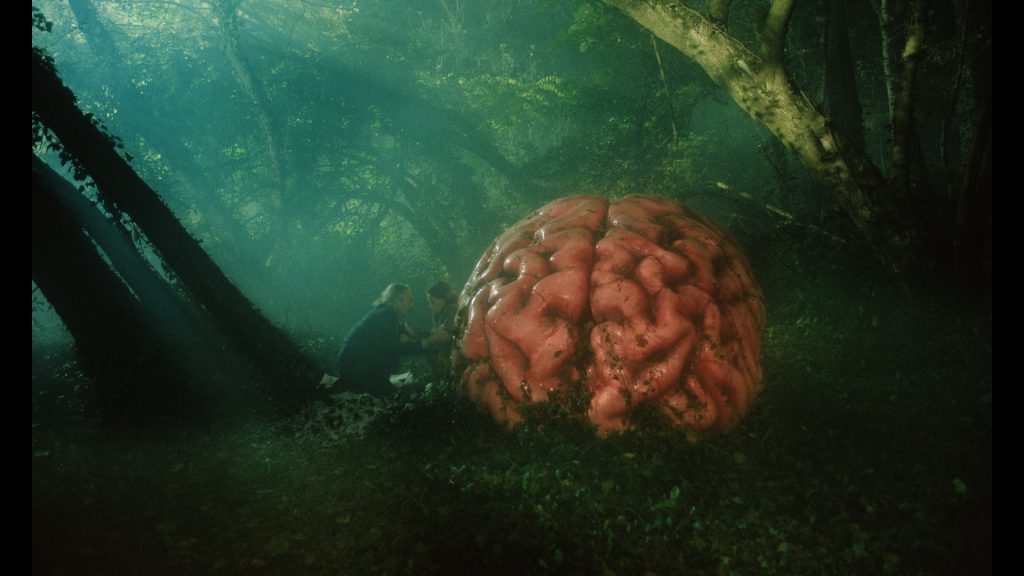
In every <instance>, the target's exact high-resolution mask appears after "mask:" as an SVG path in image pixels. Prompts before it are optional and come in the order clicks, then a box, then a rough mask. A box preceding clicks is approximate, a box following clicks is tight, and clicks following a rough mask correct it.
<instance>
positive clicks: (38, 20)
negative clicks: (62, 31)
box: [32, 6, 53, 32]
mask: <svg viewBox="0 0 1024 576" xmlns="http://www.w3.org/2000/svg"><path fill="white" fill-rule="evenodd" d="M32 27H33V28H35V29H36V30H39V31H41V32H52V31H53V22H50V21H49V20H48V19H47V18H46V15H45V14H43V11H42V10H40V9H39V8H36V7H35V6H33V7H32Z"/></svg>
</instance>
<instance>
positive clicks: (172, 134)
mask: <svg viewBox="0 0 1024 576" xmlns="http://www.w3.org/2000/svg"><path fill="white" fill-rule="evenodd" d="M68 5H69V6H70V8H71V11H72V12H73V13H74V15H75V20H76V21H77V22H78V29H79V30H80V31H81V32H82V35H83V36H85V39H86V42H87V43H88V45H89V47H90V48H91V49H92V51H93V53H94V54H95V55H96V57H97V58H98V59H99V60H100V61H101V62H103V65H104V67H105V68H106V69H107V70H109V71H110V72H111V73H110V74H109V78H108V80H109V84H108V86H109V89H110V91H111V95H112V99H113V101H114V102H116V103H117V107H118V109H119V110H120V111H121V114H122V116H123V117H125V118H143V119H144V120H141V121H135V122H131V121H128V122H126V123H128V124H132V125H133V127H136V130H137V134H138V135H139V136H141V137H142V138H144V139H145V140H146V142H147V143H149V144H150V145H152V146H153V148H155V149H157V150H158V151H159V152H160V154H161V155H162V156H163V157H164V158H165V159H166V160H167V165H168V166H169V167H170V168H171V170H173V171H174V173H175V174H176V176H177V177H178V179H179V180H180V181H181V184H182V185H183V186H184V187H185V189H186V190H187V191H188V192H189V193H190V194H192V195H193V196H196V195H197V194H208V193H209V191H210V190H213V189H214V186H213V185H212V184H211V183H210V181H209V179H207V177H206V173H207V170H206V169H204V168H203V167H202V166H200V165H199V163H198V162H196V160H195V157H194V156H193V155H192V153H191V152H190V151H189V149H188V146H187V145H186V143H185V141H184V139H183V136H182V131H181V129H180V128H179V125H177V124H176V122H175V120H174V118H171V117H167V116H165V115H160V114H156V115H154V114H152V112H151V111H150V110H148V108H149V105H148V103H147V101H146V99H145V98H144V97H143V96H142V95H141V94H140V93H139V90H138V89H137V88H136V87H135V85H134V84H132V82H131V81H130V78H131V77H132V76H131V72H130V71H129V70H128V66H127V65H126V62H127V59H125V58H124V57H123V56H122V55H121V53H120V51H119V50H118V48H117V42H116V41H115V39H114V36H113V35H112V34H111V33H110V30H109V29H108V27H107V26H106V25H105V24H104V23H103V21H102V20H101V19H100V17H99V15H98V14H97V13H96V7H95V6H94V5H93V2H92V0H70V1H69V2H68ZM197 203H199V201H198V200H197ZM202 204H203V208H202V212H203V216H204V218H205V219H207V220H208V221H210V222H211V224H210V225H211V227H212V228H215V229H216V230H217V236H219V237H220V238H222V239H223V243H222V247H227V248H228V250H230V255H231V259H232V260H235V261H250V262H252V263H255V262H258V261H261V259H260V258H258V257H257V258H253V257H252V256H249V255H248V252H242V251H239V250H236V249H234V246H235V244H236V243H237V241H238V239H239V238H247V234H246V233H245V231H244V230H243V229H242V227H241V226H239V225H238V223H237V221H235V219H234V218H232V217H231V216H230V215H229V214H227V213H226V211H225V210H224V209H223V207H222V206H220V205H219V204H218V203H217V202H216V201H210V200H209V199H204V201H203V202H202Z"/></svg>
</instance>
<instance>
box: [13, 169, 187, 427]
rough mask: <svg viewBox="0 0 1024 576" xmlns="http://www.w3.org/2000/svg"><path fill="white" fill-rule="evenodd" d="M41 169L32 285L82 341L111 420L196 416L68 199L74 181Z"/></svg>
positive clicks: (183, 381) (35, 189) (35, 196)
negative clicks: (65, 192)
mask: <svg viewBox="0 0 1024 576" xmlns="http://www.w3.org/2000/svg"><path fill="white" fill-rule="evenodd" d="M41 165H42V163H41V162H39V161H38V160H37V159H36V158H35V157H33V163H32V280H33V281H34V282H35V283H36V284H37V285H38V286H39V288H40V289H41V290H42V291H43V294H45V295H46V299H47V300H49V302H50V304H52V305H53V308H54V310H56V311H57V313H58V314H59V315H60V317H61V319H62V320H63V321H64V324H65V325H66V326H67V328H68V331H69V332H71V335H72V336H73V337H74V338H75V344H76V349H77V352H78V355H79V358H80V360H81V362H82V365H83V367H84V368H85V369H86V370H87V371H88V372H89V373H90V374H91V375H92V376H94V377H95V379H96V386H97V400H98V402H99V405H100V407H101V409H102V410H103V412H104V414H105V416H107V417H109V418H111V419H113V420H118V421H120V420H125V419H131V420H134V419H136V418H142V419H152V418H154V417H156V416H157V415H159V414H166V415H174V416H181V415H183V414H185V413H187V412H189V411H191V410H192V409H193V408H194V405H192V404H191V403H190V401H194V400H195V399H194V398H192V397H191V395H190V394H189V393H188V392H187V390H186V388H187V386H188V380H187V378H186V377H185V375H184V374H182V373H181V372H180V371H179V370H178V367H177V365H176V364H175V363H174V362H173V361H172V360H171V354H170V351H169V350H168V347H167V346H166V345H164V344H163V343H162V341H161V339H160V338H158V337H157V336H156V334H155V333H154V330H153V329H152V327H151V326H150V324H149V323H148V322H147V321H146V319H145V315H144V312H143V308H142V305H141V304H140V303H139V302H138V301H137V300H136V299H135V298H134V296H133V295H132V293H131V291H130V290H129V289H128V287H127V286H125V284H124V283H123V282H122V281H121V280H120V279H119V278H118V277H117V275H115V274H114V272H113V271H112V270H111V269H110V267H109V266H107V263H106V262H105V261H104V260H103V258H102V256H101V255H100V253H99V252H98V251H97V249H96V247H95V245H94V244H93V243H92V241H91V240H90V239H89V237H88V236H87V235H86V234H85V233H84V231H83V229H82V224H81V222H80V221H79V219H78V218H77V217H76V215H75V211H74V209H73V208H72V207H70V206H68V205H67V203H66V202H64V201H63V200H62V198H61V196H62V194H61V192H60V190H59V188H60V187H61V186H62V185H67V182H66V181H64V180H63V179H61V178H60V177H59V176H57V175H56V174H55V173H54V172H53V171H52V170H49V169H40V167H41ZM43 168H45V167H43Z"/></svg>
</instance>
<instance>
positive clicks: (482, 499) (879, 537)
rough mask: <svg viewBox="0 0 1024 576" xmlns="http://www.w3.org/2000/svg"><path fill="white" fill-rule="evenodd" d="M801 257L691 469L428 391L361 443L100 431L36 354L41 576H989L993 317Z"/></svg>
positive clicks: (756, 260) (322, 410)
mask: <svg viewBox="0 0 1024 576" xmlns="http://www.w3.org/2000/svg"><path fill="white" fill-rule="evenodd" d="M811 244H813V240H809V241H802V242H797V241H792V240H786V239H785V238H781V239H777V241H776V242H775V243H774V244H770V246H772V250H773V252H772V253H765V252H763V251H762V252H760V253H758V252H757V251H754V252H752V262H753V264H754V267H755V271H756V273H757V275H758V277H759V279H760V280H761V281H762V284H763V287H764V289H765V294H766V299H767V302H768V310H769V328H768V334H767V340H766V347H765V351H766V352H765V366H766V377H765V387H764V392H763V394H762V396H761V398H760V399H759V401H758V403H757V404H756V406H755V408H754V409H753V411H752V412H751V414H750V415H749V417H748V419H747V420H746V421H745V422H744V423H743V424H742V425H741V426H740V428H739V429H738V430H737V431H736V432H735V433H733V434H731V435H728V436H724V437H717V438H705V439H702V440H701V441H699V442H696V443H694V442H691V441H690V440H688V439H687V438H686V437H685V435H683V434H680V433H673V432H651V433H647V434H626V435H622V436H615V437H611V438H608V439H603V440H598V439H595V438H594V437H593V435H592V434H591V433H590V431H588V430H586V429H584V428H582V427H580V426H579V425H577V424H575V423H573V422H568V421H560V420H557V419H555V420H548V421H545V422H534V423H532V424H529V425H526V426H523V427H521V428H519V429H517V430H515V431H513V432H506V431H504V430H502V429H500V428H498V427H497V426H495V425H493V424H491V423H490V422H488V421H487V420H486V419H485V418H484V417H483V416H481V415H480V414H479V413H478V412H477V411H476V410H475V409H474V408H473V407H472V406H467V405H466V404H464V403H463V402H462V401H460V400H459V399H456V398H452V397H451V396H450V395H448V394H446V393H444V392H438V391H433V392H431V393H425V394H420V395H418V396H416V397H409V398H406V399H404V400H402V401H399V402H395V403H393V404H390V405H387V406H367V407H363V408H360V410H364V411H376V416H375V417H374V418H373V419H372V421H371V422H370V423H369V424H368V425H367V426H366V427H365V428H364V429H362V430H361V431H357V430H356V428H357V427H356V426H355V422H357V421H358V420H357V418H358V417H359V415H358V414H355V413H354V412H355V411H354V410H351V409H349V410H347V411H345V410H342V409H340V408H337V407H335V406H330V405H319V406H314V407H310V408H308V409H306V410H305V411H303V412H302V413H301V414H298V415H292V416H288V417H283V418H267V417H255V416H254V417H251V418H234V419H231V420H223V421H217V422H215V423H213V424H211V423H206V424H204V425H201V426H192V425H177V426H171V427H166V426H165V427H161V428H160V429H159V430H142V431H140V430H132V431H127V430H121V429H116V428H115V429H111V428H110V427H104V426H102V425H100V424H98V423H97V422H96V419H95V418H94V417H93V416H91V415H90V411H89V409H88V408H84V407H82V406H79V405H78V404H77V400H76V398H77V395H78V392H76V390H79V392H81V391H82V389H85V388H87V385H86V384H84V383H83V382H82V381H81V379H80V377H79V376H77V375H76V374H75V372H74V370H73V369H72V368H73V366H72V365H69V364H65V361H66V359H64V358H62V357H60V356H50V357H46V356H45V355H44V354H43V353H42V352H43V351H41V350H35V349H34V350H33V424H32V562H33V572H34V573H39V574H93V575H101V574H359V575H362V574H545V573H553V574H601V575H613V574H619V575H627V574H657V575H669V574H808V575H819V574H985V573H990V572H991V567H992V564H991V563H992V539H991V536H992V440H991V436H992V433H991V409H992V406H991V386H992V383H991V366H992V348H991V305H990V303H989V304H985V303H980V304H979V303H975V302H970V301H969V299H967V300H964V299H961V300H960V301H959V303H958V304H957V305H949V304H939V303H927V302H918V303H915V304H911V303H910V302H909V301H908V300H907V299H906V298H905V297H904V296H903V294H902V293H901V292H900V291H899V290H897V289H895V288H893V287H892V286H891V285H890V284H889V283H888V280H887V279H886V278H885V277H884V276H883V275H881V274H880V273H879V272H878V271H877V270H876V269H875V268H874V265H873V263H872V261H871V259H870V257H869V256H866V255H864V254H860V253H856V252H855V251H853V250H852V249H849V248H845V247H841V246H840V247H829V248H827V249H822V248H817V249H814V248H813V246H811ZM762 250H764V248H762ZM807 253H816V254H817V256H814V257H797V256H795V255H796V254H807ZM62 366H63V368H61V367H62Z"/></svg>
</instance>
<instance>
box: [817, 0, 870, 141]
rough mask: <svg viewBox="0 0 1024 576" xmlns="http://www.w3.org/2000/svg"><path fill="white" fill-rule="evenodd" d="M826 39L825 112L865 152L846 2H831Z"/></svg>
mask: <svg viewBox="0 0 1024 576" xmlns="http://www.w3.org/2000/svg"><path fill="white" fill-rule="evenodd" d="M826 10H827V12H826V27H827V34H826V36H825V109H826V110H827V111H828V113H829V115H830V116H831V118H832V125H833V126H834V129H836V130H838V131H839V132H840V133H842V134H843V135H844V136H846V139H847V140H849V141H850V143H851V144H853V145H854V146H856V147H858V148H860V149H864V124H863V111H862V109H861V105H860V99H859V98H857V81H856V78H855V76H854V69H853V56H852V55H851V54H850V38H849V35H848V34H847V30H848V24H847V21H846V2H843V1H842V0H827V6H826Z"/></svg>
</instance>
